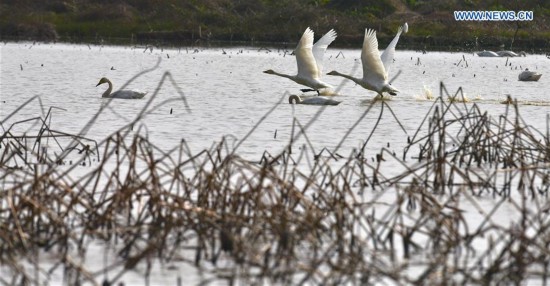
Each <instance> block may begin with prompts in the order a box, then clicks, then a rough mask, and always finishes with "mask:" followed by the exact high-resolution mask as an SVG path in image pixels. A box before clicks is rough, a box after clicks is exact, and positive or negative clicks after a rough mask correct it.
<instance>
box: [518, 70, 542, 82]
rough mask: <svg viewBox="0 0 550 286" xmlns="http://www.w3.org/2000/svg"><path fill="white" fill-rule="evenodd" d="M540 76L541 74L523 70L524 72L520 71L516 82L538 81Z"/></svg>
mask: <svg viewBox="0 0 550 286" xmlns="http://www.w3.org/2000/svg"><path fill="white" fill-rule="evenodd" d="M541 76H542V74H540V73H536V72H533V71H530V70H529V69H525V70H524V71H522V72H521V73H520V74H519V76H518V80H520V81H538V80H539V79H540V77H541Z"/></svg>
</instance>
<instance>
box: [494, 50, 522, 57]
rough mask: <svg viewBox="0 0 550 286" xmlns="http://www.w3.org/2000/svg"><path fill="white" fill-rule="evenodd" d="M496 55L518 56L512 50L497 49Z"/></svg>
mask: <svg viewBox="0 0 550 286" xmlns="http://www.w3.org/2000/svg"><path fill="white" fill-rule="evenodd" d="M497 55H498V56H499V57H519V55H518V54H516V53H514V52H512V51H498V52H497Z"/></svg>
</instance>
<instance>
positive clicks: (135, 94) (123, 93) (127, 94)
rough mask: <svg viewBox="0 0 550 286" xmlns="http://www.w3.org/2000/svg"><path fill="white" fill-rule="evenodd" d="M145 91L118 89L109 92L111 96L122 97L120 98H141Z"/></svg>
mask: <svg viewBox="0 0 550 286" xmlns="http://www.w3.org/2000/svg"><path fill="white" fill-rule="evenodd" d="M146 94H147V92H141V91H138V90H118V91H115V92H113V93H111V96H109V97H112V98H122V99H139V98H143V97H144V96H145V95H146Z"/></svg>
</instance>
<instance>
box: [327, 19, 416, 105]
mask: <svg viewBox="0 0 550 286" xmlns="http://www.w3.org/2000/svg"><path fill="white" fill-rule="evenodd" d="M408 30H409V26H408V25H407V23H405V24H404V25H403V26H401V27H399V30H398V31H397V35H395V38H393V40H392V41H391V43H390V44H389V45H388V47H387V48H386V50H385V51H384V52H383V53H382V55H380V52H379V51H378V40H377V39H376V31H375V30H373V29H365V38H364V39H363V49H362V51H361V62H362V64H363V78H355V77H352V76H350V75H346V74H342V73H339V72H337V71H331V72H329V73H328V75H335V76H341V77H345V78H347V79H350V80H352V81H354V82H355V83H357V84H358V85H360V86H362V87H363V88H365V89H368V90H372V91H376V92H377V93H378V95H380V96H383V95H382V93H383V92H387V93H389V94H391V95H396V93H397V92H399V90H397V89H396V88H394V87H393V86H391V84H390V83H389V82H388V72H389V69H390V65H391V64H392V62H393V55H394V53H395V46H396V45H397V41H399V36H400V35H401V32H403V33H407V31H408Z"/></svg>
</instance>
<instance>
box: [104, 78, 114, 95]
mask: <svg viewBox="0 0 550 286" xmlns="http://www.w3.org/2000/svg"><path fill="white" fill-rule="evenodd" d="M107 84H108V85H109V87H108V88H107V90H106V91H105V92H104V93H103V96H102V97H109V96H110V95H111V92H112V91H113V84H112V83H111V81H110V80H107Z"/></svg>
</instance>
